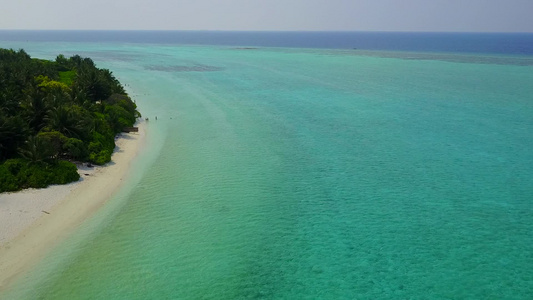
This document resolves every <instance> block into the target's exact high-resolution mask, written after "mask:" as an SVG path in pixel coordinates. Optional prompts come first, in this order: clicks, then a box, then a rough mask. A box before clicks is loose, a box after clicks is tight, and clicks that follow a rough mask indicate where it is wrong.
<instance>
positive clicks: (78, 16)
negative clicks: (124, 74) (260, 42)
mask: <svg viewBox="0 0 533 300" xmlns="http://www.w3.org/2000/svg"><path fill="white" fill-rule="evenodd" d="M0 29H132V30H134V29H148V30H155V29H157V30H353V31H491V32H502V31H503V32H533V0H351V1H350V0H48V1H40V0H0Z"/></svg>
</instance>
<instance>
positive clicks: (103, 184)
mask: <svg viewBox="0 0 533 300" xmlns="http://www.w3.org/2000/svg"><path fill="white" fill-rule="evenodd" d="M137 126H138V127H139V132H138V133H128V134H122V135H121V137H120V138H119V139H117V140H116V145H117V147H116V148H115V152H114V153H113V156H112V161H111V162H110V163H108V164H107V165H105V166H102V167H94V168H87V167H80V168H79V169H78V172H79V173H80V175H81V179H80V181H78V182H75V183H71V184H67V185H57V186H51V187H48V188H46V189H30V190H25V191H21V192H17V193H4V194H0V291H2V290H4V289H5V288H6V287H7V286H8V285H9V284H10V283H12V282H13V281H14V280H15V279H16V278H17V276H18V275H19V274H22V273H24V272H25V271H27V270H29V269H30V268H31V267H32V266H33V265H35V263H36V262H38V261H39V259H40V258H42V257H43V256H44V255H45V254H46V252H47V251H48V250H50V249H51V248H52V247H53V246H54V245H56V244H57V243H58V242H59V241H61V240H62V239H63V238H65V237H66V236H67V235H68V234H69V233H70V232H72V231H73V230H74V229H75V228H76V227H77V226H78V225H79V224H81V223H82V222H83V221H84V220H86V219H87V218H88V217H90V216H91V215H92V214H93V213H94V212H96V211H97V210H98V209H99V208H100V207H102V206H103V205H104V204H105V203H106V201H107V200H108V199H109V198H110V197H111V196H112V195H113V194H114V193H115V192H116V191H117V190H118V189H119V187H120V186H121V185H122V181H123V179H125V178H126V177H127V176H128V171H129V169H130V166H131V163H132V162H133V160H134V158H135V157H136V156H137V154H138V153H139V152H140V150H141V148H142V146H143V145H144V141H145V123H140V124H138V125H137Z"/></svg>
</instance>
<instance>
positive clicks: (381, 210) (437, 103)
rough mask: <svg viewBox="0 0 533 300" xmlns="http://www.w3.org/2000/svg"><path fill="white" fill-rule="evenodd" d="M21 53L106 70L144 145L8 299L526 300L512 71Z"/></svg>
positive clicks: (35, 47) (518, 80)
mask: <svg viewBox="0 0 533 300" xmlns="http://www.w3.org/2000/svg"><path fill="white" fill-rule="evenodd" d="M23 47H25V48H26V49H27V51H28V53H30V54H32V55H34V56H40V57H45V58H52V57H54V56H55V54H56V53H58V52H62V53H65V54H67V55H68V54H73V53H79V54H80V55H82V56H90V57H92V58H93V59H94V60H95V61H96V62H97V64H98V66H99V67H106V68H110V69H111V70H112V71H113V72H114V74H115V75H116V76H117V77H118V78H119V79H120V81H121V82H123V83H125V84H127V87H128V88H129V90H130V91H131V92H130V94H131V95H132V96H133V97H134V98H135V99H136V101H137V104H138V105H139V108H140V110H141V112H142V113H143V115H144V116H145V117H149V118H150V121H149V125H148V128H147V130H148V131H147V132H148V135H149V136H151V140H150V142H149V143H150V144H149V145H148V147H149V148H148V149H149V151H148V153H146V154H145V155H144V156H142V157H141V160H140V161H139V162H138V163H137V164H136V166H135V167H134V172H135V174H136V176H135V179H134V180H132V182H131V183H130V184H129V185H127V187H126V189H125V190H123V191H122V193H121V194H120V195H119V196H117V197H116V198H115V199H113V200H112V201H111V202H110V205H109V207H106V208H104V210H103V212H101V213H100V214H99V215H98V216H96V217H95V220H93V221H92V222H89V223H88V224H87V225H86V226H84V228H82V229H81V230H80V233H79V234H78V235H77V236H76V237H73V238H71V239H70V240H68V241H66V242H65V244H64V245H62V246H60V247H58V249H56V250H55V251H54V253H53V254H51V255H50V257H49V258H48V260H47V261H48V262H47V263H43V265H41V266H40V267H38V268H37V269H36V270H35V271H34V272H33V273H32V275H31V276H30V278H31V279H32V283H31V284H28V283H26V288H25V289H24V290H22V289H21V290H18V288H20V286H18V287H16V288H15V290H14V291H12V293H13V294H12V295H26V296H28V297H30V298H39V299H71V298H72V296H73V295H76V298H80V299H148V298H150V299H204V298H205V299H250V298H257V299H317V298H320V299H355V298H358V299H359V298H361V299H379V298H381V299H384V298H399V299H409V298H412V299H428V298H432V299H438V298H456V299H464V298H476V299H486V298H491V297H492V298H497V299H505V298H507V299H511V298H512V299H526V298H527V296H528V295H531V294H533V285H532V283H531V282H532V280H533V273H532V271H531V270H533V257H532V256H531V253H533V235H532V234H531V233H532V231H533V204H532V201H533V200H532V199H533V153H532V151H531V149H532V147H533V136H532V135H531V132H533V102H532V100H533V98H532V95H533V85H531V82H533V69H532V67H531V64H530V63H528V64H517V63H509V64H505V63H502V61H503V62H504V61H505V59H506V58H502V57H499V58H498V57H496V58H495V59H498V60H497V61H498V63H491V61H488V62H487V61H486V60H484V59H482V60H483V61H482V62H481V63H480V59H479V57H478V58H476V57H475V56H471V59H472V60H471V61H469V60H468V57H466V58H465V57H464V56H461V57H460V58H461V59H460V61H457V60H456V61H454V60H453V59H449V57H450V56H453V55H451V54H446V57H445V58H442V57H441V58H442V59H438V58H437V59H434V58H432V57H430V56H435V55H437V54H431V55H430V56H428V55H426V56H423V57H422V58H420V59H416V58H412V57H410V59H406V57H404V56H405V54H401V55H398V56H397V57H396V56H394V55H393V54H390V53H389V55H386V56H387V57H384V55H382V54H376V55H369V54H368V53H365V54H361V55H346V53H345V52H346V51H343V50H317V49H314V50H309V49H307V50H304V49H273V48H264V49H261V48H259V49H236V48H232V47H204V46H202V47H193V46H182V47H180V46H170V45H163V46H161V45H160V46H158V45H142V44H135V45H115V44H93V43H83V44H82V43H39V44H32V43H27V44H24V45H23ZM437 56H438V55H437ZM457 59H459V58H457ZM521 59H525V60H528V58H527V57H526V58H524V57H522V58H521ZM155 116H157V121H156V120H155Z"/></svg>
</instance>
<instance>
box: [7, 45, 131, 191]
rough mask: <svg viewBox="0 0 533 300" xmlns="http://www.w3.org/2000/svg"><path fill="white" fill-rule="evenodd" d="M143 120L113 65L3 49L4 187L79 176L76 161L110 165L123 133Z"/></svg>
mask: <svg viewBox="0 0 533 300" xmlns="http://www.w3.org/2000/svg"><path fill="white" fill-rule="evenodd" d="M138 117H140V114H139V113H138V112H137V106H136V105H135V103H134V102H133V101H132V100H131V99H130V98H129V97H128V96H127V95H126V92H125V91H124V88H123V86H122V85H121V84H120V82H119V81H118V80H117V79H116V78H115V77H114V76H113V74H112V73H111V72H110V71H109V70H107V69H99V68H97V67H96V66H95V64H94V62H93V61H92V60H91V59H90V58H82V57H80V56H79V55H75V56H72V57H70V58H66V57H65V56H63V55H59V56H57V58H56V60H55V61H49V60H41V59H35V58H33V59H32V58H31V57H30V56H29V55H28V54H27V53H26V52H24V50H19V51H14V50H7V49H0V192H4V191H14V190H19V189H22V188H27V187H45V186H47V185H49V184H63V183H67V182H71V181H75V180H78V179H79V175H78V173H77V172H76V167H75V165H74V164H73V163H71V162H69V161H68V160H76V161H87V162H91V163H94V164H98V165H101V164H105V163H106V162H109V161H110V159H111V154H112V153H113V150H114V148H115V136H116V134H117V133H119V132H121V131H122V129H124V127H129V126H133V124H134V123H135V120H136V119H137V118H138Z"/></svg>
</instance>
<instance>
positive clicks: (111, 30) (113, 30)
mask: <svg viewBox="0 0 533 300" xmlns="http://www.w3.org/2000/svg"><path fill="white" fill-rule="evenodd" d="M0 31H58V32H59V31H85V32H105V31H108V32H117V31H129V32H250V33H251V32H257V33H269V32H270V33H282V32H285V33H297V32H309V33H319V32H323V33H327V32H335V33H348V32H360V33H477V34H484V33H487V34H491V33H492V34H493V33H500V34H505V33H508V34H517V33H521V34H533V31H424V30H414V31H408V30H222V29H2V28H0Z"/></svg>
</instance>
